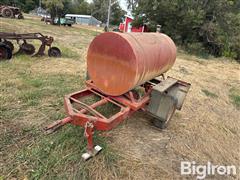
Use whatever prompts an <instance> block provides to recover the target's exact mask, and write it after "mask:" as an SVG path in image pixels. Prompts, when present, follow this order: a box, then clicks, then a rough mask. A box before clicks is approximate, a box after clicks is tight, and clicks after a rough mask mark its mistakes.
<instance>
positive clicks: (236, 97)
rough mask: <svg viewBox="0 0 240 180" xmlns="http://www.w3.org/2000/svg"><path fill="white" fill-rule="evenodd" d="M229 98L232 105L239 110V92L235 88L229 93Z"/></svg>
mask: <svg viewBox="0 0 240 180" xmlns="http://www.w3.org/2000/svg"><path fill="white" fill-rule="evenodd" d="M229 98H230V99H231V102H232V104H233V105H234V106H235V107H237V108H238V109H239V108H240V90H239V89H237V88H231V89H230V91H229Z"/></svg>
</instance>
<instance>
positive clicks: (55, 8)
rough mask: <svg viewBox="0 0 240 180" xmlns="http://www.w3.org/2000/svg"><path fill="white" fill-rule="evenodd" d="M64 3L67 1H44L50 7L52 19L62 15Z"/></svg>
mask: <svg viewBox="0 0 240 180" xmlns="http://www.w3.org/2000/svg"><path fill="white" fill-rule="evenodd" d="M64 3H67V1H65V2H64V0H44V1H43V4H44V5H45V6H46V8H47V9H48V11H49V13H50V15H51V18H52V19H55V18H56V17H60V16H61V15H62V13H63V12H62V11H63V8H64ZM65 6H66V4H65Z"/></svg>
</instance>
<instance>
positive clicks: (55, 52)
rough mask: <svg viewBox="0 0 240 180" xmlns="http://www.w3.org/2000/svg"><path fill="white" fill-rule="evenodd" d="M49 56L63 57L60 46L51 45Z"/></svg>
mask: <svg viewBox="0 0 240 180" xmlns="http://www.w3.org/2000/svg"><path fill="white" fill-rule="evenodd" d="M48 56H49V57H61V56H62V53H61V51H60V49H59V48H57V47H51V48H49V50H48Z"/></svg>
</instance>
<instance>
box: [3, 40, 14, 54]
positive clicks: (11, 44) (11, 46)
mask: <svg viewBox="0 0 240 180" xmlns="http://www.w3.org/2000/svg"><path fill="white" fill-rule="evenodd" d="M3 43H4V44H5V45H7V46H8V47H9V48H10V49H11V51H12V52H13V50H14V45H13V43H12V42H11V41H4V42H3Z"/></svg>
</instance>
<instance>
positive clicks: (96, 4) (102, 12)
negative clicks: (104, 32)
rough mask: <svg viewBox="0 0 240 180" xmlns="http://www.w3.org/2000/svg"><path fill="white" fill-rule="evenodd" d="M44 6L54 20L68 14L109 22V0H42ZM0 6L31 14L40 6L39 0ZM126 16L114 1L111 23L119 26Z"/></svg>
mask: <svg viewBox="0 0 240 180" xmlns="http://www.w3.org/2000/svg"><path fill="white" fill-rule="evenodd" d="M42 3H43V6H44V7H45V8H46V9H47V10H48V11H49V13H50V15H51V17H52V19H54V18H56V17H63V16H64V15H65V14H67V13H71V14H88V15H92V16H94V17H96V18H97V19H98V20H100V21H102V22H105V23H106V21H107V13H108V3H109V0H93V1H92V2H91V3H89V2H88V1H87V0H42ZM0 4H6V5H14V6H17V7H19V8H21V9H22V10H23V11H24V12H27V13H28V12H29V11H31V10H33V9H35V8H36V7H38V5H39V0H2V1H1V2H0ZM125 14H126V12H125V11H124V10H122V8H121V7H120V5H119V2H118V1H117V0H115V2H114V0H112V6H111V16H110V23H111V24H113V25H119V23H120V22H121V18H122V17H123V16H124V15H125Z"/></svg>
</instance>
